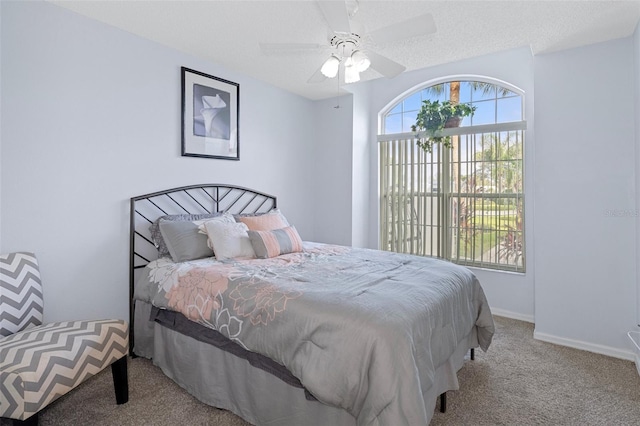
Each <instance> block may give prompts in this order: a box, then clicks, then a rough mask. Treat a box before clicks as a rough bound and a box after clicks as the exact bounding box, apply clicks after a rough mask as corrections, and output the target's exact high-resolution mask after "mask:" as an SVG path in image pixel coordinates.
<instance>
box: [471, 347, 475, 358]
mask: <svg viewBox="0 0 640 426" xmlns="http://www.w3.org/2000/svg"><path fill="white" fill-rule="evenodd" d="M474 359H476V350H475V349H474V348H471V361H473V360H474Z"/></svg>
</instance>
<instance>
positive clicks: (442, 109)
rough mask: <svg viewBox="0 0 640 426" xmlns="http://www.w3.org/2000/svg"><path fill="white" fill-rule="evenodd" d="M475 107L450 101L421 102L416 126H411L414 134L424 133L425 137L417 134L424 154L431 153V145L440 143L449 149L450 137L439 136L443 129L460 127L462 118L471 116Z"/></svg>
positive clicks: (418, 142)
mask: <svg viewBox="0 0 640 426" xmlns="http://www.w3.org/2000/svg"><path fill="white" fill-rule="evenodd" d="M475 110H476V107H475V106H469V105H467V104H452V103H451V102H450V101H444V102H442V103H440V101H431V100H426V101H422V107H421V108H420V111H419V112H418V115H417V116H416V124H414V125H413V126H411V130H412V131H414V132H426V133H427V136H426V137H420V136H419V135H418V134H417V135H416V138H417V139H418V141H417V144H418V146H419V147H420V148H422V149H423V150H425V151H426V152H431V150H432V149H433V145H434V144H436V143H441V144H442V145H444V146H446V147H447V148H451V136H441V131H442V130H443V129H448V128H451V127H458V126H460V122H461V121H462V119H463V118H464V117H467V116H472V115H473V113H474V112H475Z"/></svg>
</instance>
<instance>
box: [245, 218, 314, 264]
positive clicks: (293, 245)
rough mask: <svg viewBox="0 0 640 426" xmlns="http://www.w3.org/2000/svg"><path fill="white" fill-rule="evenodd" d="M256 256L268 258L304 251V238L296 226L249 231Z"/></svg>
mask: <svg viewBox="0 0 640 426" xmlns="http://www.w3.org/2000/svg"><path fill="white" fill-rule="evenodd" d="M248 234H249V239H250V240H251V246H253V251H254V252H255V253H256V257H257V258H260V259H267V258H270V257H276V256H279V255H281V254H287V253H297V252H301V251H302V239H300V235H299V234H298V231H297V230H296V228H295V227H294V226H288V227H286V228H281V229H275V230H272V231H248Z"/></svg>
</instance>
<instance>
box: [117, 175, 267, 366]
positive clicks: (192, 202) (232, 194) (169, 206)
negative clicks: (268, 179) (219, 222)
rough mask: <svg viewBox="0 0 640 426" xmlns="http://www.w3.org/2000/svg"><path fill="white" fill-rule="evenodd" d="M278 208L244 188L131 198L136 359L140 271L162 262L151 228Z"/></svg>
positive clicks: (188, 189)
mask: <svg viewBox="0 0 640 426" xmlns="http://www.w3.org/2000/svg"><path fill="white" fill-rule="evenodd" d="M276 207H277V199H276V197H274V196H272V195H269V194H265V193H263V192H258V191H255V190H253V189H247V188H243V187H240V186H234V185H225V184H203V185H190V186H182V187H179V188H172V189H166V190H164V191H158V192H153V193H151V194H145V195H139V196H137V197H132V198H131V217H130V219H131V222H130V228H129V237H130V251H129V352H130V354H131V355H133V346H134V345H133V343H134V340H133V338H134V334H133V329H134V327H133V325H134V324H133V322H134V303H133V290H134V286H135V283H136V280H137V274H136V272H137V270H139V269H141V268H144V267H145V266H146V265H147V264H148V263H149V262H151V261H153V260H155V259H157V258H158V251H157V249H156V247H155V245H154V244H153V242H152V241H151V233H150V231H149V225H150V224H151V223H153V221H155V220H156V219H158V218H159V217H161V216H164V215H169V214H200V213H216V212H229V213H232V214H243V213H265V212H268V211H269V210H272V209H275V208H276Z"/></svg>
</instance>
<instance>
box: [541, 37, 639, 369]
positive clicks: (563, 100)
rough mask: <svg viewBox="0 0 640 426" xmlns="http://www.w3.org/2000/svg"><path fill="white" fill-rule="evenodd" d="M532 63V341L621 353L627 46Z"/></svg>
mask: <svg viewBox="0 0 640 426" xmlns="http://www.w3.org/2000/svg"><path fill="white" fill-rule="evenodd" d="M534 64H535V98H536V99H535V102H536V104H535V131H536V141H535V143H536V150H535V173H536V185H535V203H536V204H535V218H536V233H535V250H536V262H535V277H536V281H535V322H536V328H535V336H536V337H537V338H540V339H543V340H549V341H554V342H557V343H562V344H566V345H570V346H576V347H585V348H587V349H589V350H593V351H599V352H603V353H607V354H610V355H615V356H621V357H625V356H628V350H627V349H628V342H627V338H626V336H625V334H626V332H627V331H628V330H629V329H631V328H632V327H633V326H634V324H635V313H636V303H635V301H636V284H635V281H636V277H635V263H636V259H637V258H636V254H635V235H636V218H635V213H634V212H635V206H636V200H635V198H636V195H635V194H636V188H635V180H636V177H635V160H634V159H635V144H636V139H635V136H634V131H635V126H636V125H637V124H634V123H637V120H638V117H637V115H635V114H634V111H633V108H634V94H633V89H632V88H633V85H634V75H633V65H634V64H633V42H632V39H631V38H626V39H621V40H615V41H611V42H607V43H602V44H596V45H592V46H587V47H583V48H579V49H572V50H566V51H562V52H558V53H553V54H547V55H540V56H536V57H535V59H534Z"/></svg>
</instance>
